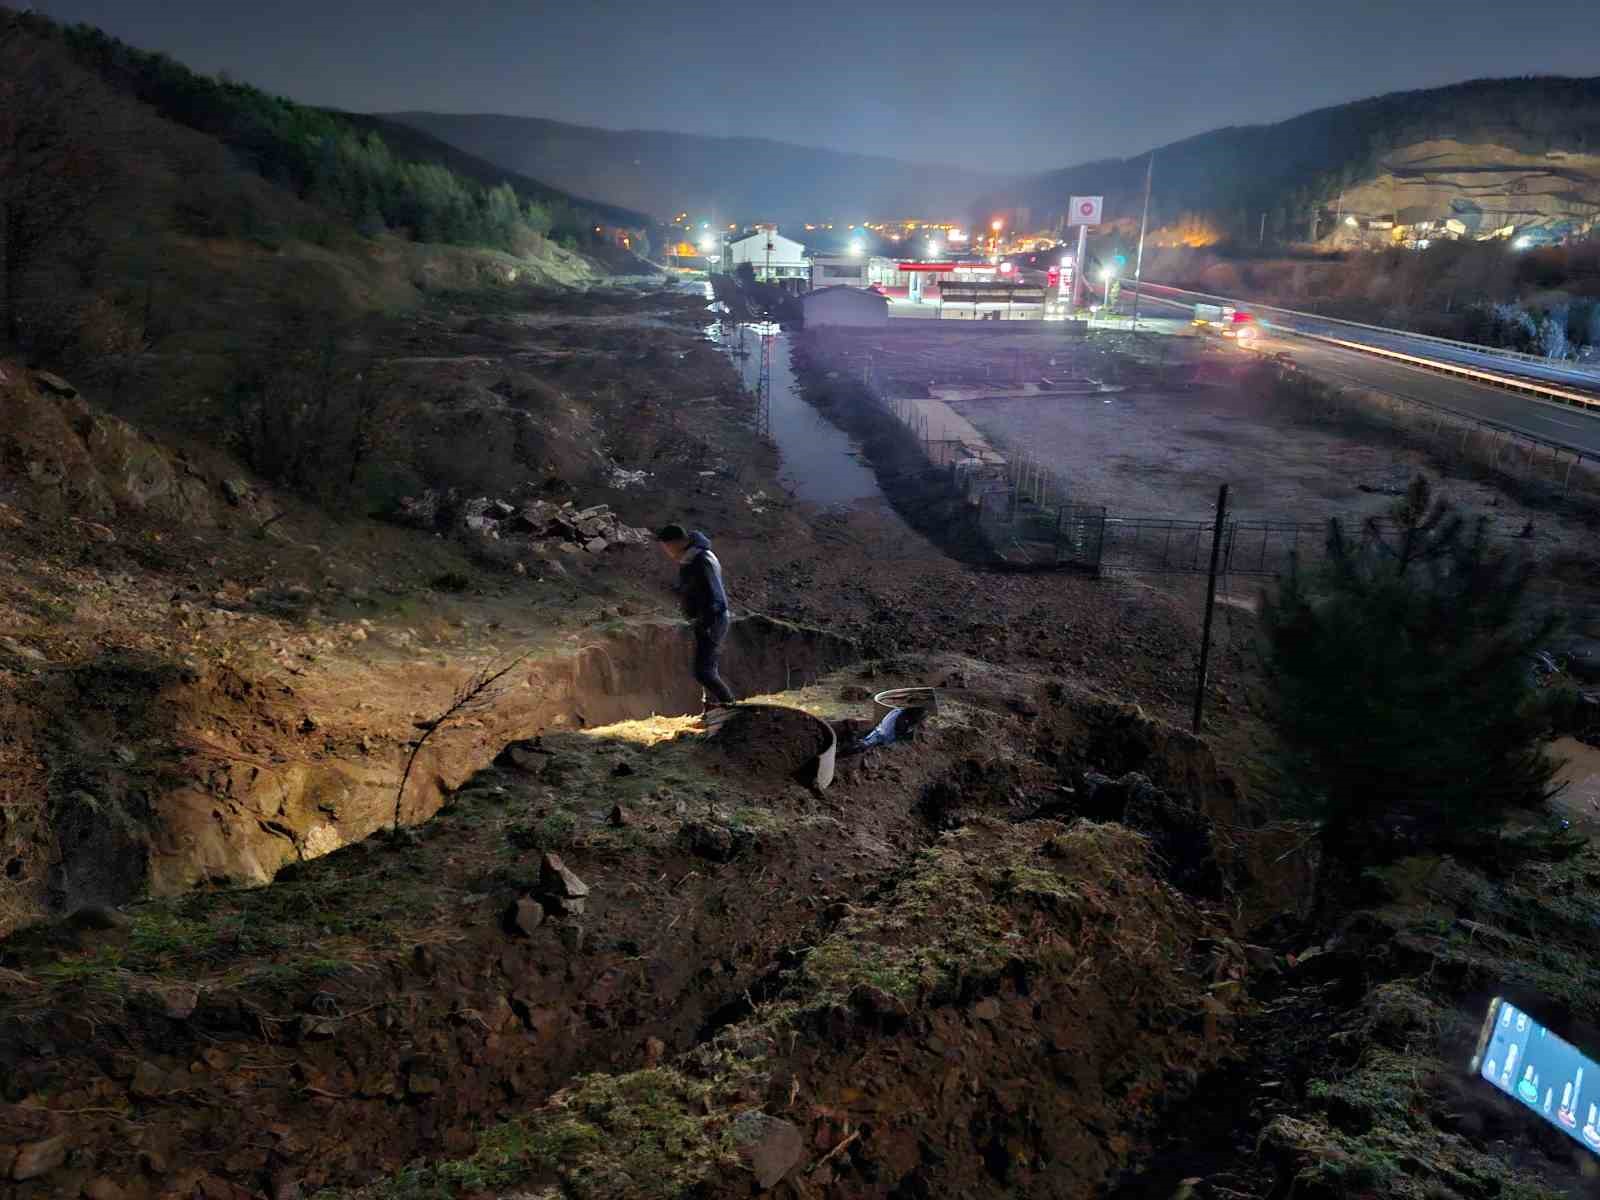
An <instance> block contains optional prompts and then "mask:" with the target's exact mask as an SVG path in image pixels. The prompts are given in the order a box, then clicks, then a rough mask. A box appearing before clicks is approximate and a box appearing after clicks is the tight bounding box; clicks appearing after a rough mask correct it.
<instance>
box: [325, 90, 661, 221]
mask: <svg viewBox="0 0 1600 1200" xmlns="http://www.w3.org/2000/svg"><path fill="white" fill-rule="evenodd" d="M329 111H330V112H331V113H332V115H334V116H336V117H338V118H339V119H340V120H342V121H345V122H347V123H348V124H350V125H352V126H354V127H355V128H357V129H362V130H369V131H371V132H373V133H376V134H377V135H378V136H379V137H381V138H382V139H383V140H384V141H385V142H387V143H388V145H389V148H390V149H391V150H393V151H394V152H395V153H396V154H397V155H399V156H400V157H402V158H408V159H414V160H416V161H418V162H436V163H439V164H440V165H442V166H445V167H449V168H450V170H452V171H454V172H455V173H456V174H457V175H462V176H465V177H466V178H468V179H472V180H476V181H477V182H478V183H481V184H483V185H484V186H485V187H494V186H495V185H496V184H500V183H509V184H511V186H512V187H514V188H515V189H516V190H517V194H518V195H519V196H521V197H523V198H524V199H526V200H536V201H538V202H540V203H542V204H544V205H545V206H546V207H550V208H566V209H570V210H571V211H573V212H574V213H576V214H581V216H583V217H590V218H593V219H594V220H597V221H600V222H603V223H604V224H607V225H619V226H622V227H624V228H637V229H645V228H648V227H650V226H651V225H653V224H655V223H656V221H655V219H654V218H653V217H651V216H650V215H649V214H648V213H646V212H644V211H642V210H639V209H632V208H623V207H622V206H620V205H617V204H607V203H605V202H604V201H601V200H593V199H590V198H589V197H587V196H582V195H575V194H574V193H572V192H569V191H565V190H563V189H561V188H559V187H553V186H551V185H550V184H548V183H545V182H544V181H543V180H540V179H534V178H530V177H529V176H528V175H526V174H524V173H522V172H520V171H517V170H515V169H513V168H510V167H503V166H499V165H497V164H496V163H492V162H490V161H488V160H487V159H484V158H481V157H479V156H478V155H476V154H470V153H468V152H467V151H465V150H463V149H461V148H459V147H457V146H454V145H452V144H450V143H449V142H446V141H444V140H443V139H442V138H438V137H435V136H434V135H432V134H430V133H428V132H427V131H426V130H424V129H421V128H418V127H417V126H415V125H407V124H405V123H403V122H401V121H398V120H392V119H390V118H388V117H379V116H373V115H371V114H369V113H352V112H343V111H337V110H329Z"/></svg>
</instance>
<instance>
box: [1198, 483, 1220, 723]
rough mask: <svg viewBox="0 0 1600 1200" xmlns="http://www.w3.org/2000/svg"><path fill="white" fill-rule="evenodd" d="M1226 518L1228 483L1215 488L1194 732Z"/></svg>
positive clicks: (1202, 704) (1203, 686) (1202, 702)
mask: <svg viewBox="0 0 1600 1200" xmlns="http://www.w3.org/2000/svg"><path fill="white" fill-rule="evenodd" d="M1227 518H1228V485H1227V484H1223V485H1222V486H1221V487H1219V488H1218V489H1217V523H1216V525H1215V526H1214V527H1213V528H1212V530H1211V574H1210V576H1209V578H1208V579H1207V581H1206V616H1205V621H1204V623H1203V624H1202V625H1201V627H1200V676H1199V678H1198V679H1196V680H1195V684H1194V732H1195V733H1196V734H1198V733H1199V732H1200V720H1201V717H1202V716H1203V715H1204V712H1205V705H1206V667H1207V665H1208V663H1209V661H1210V658H1211V616H1212V613H1214V612H1215V611H1216V607H1217V561H1218V559H1220V558H1221V557H1222V531H1223V527H1224V524H1225V523H1226V521H1227Z"/></svg>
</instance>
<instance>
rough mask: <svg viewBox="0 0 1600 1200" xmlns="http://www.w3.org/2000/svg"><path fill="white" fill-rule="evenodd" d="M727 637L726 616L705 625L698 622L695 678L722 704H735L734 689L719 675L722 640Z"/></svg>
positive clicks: (695, 643)
mask: <svg viewBox="0 0 1600 1200" xmlns="http://www.w3.org/2000/svg"><path fill="white" fill-rule="evenodd" d="M727 636H728V618H727V617H725V616H724V617H717V618H716V619H715V620H712V621H708V622H704V623H701V622H696V624H695V627H694V677H695V679H697V680H698V681H699V683H700V686H701V687H703V688H705V690H706V691H707V692H708V693H710V694H711V695H712V696H714V697H716V699H717V701H718V702H719V703H722V704H732V703H733V689H732V688H730V687H729V686H728V685H727V684H726V683H724V682H723V680H722V676H721V675H720V674H718V673H717V660H718V659H719V658H721V657H722V639H723V638H725V637H727Z"/></svg>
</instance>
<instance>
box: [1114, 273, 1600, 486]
mask: <svg viewBox="0 0 1600 1200" xmlns="http://www.w3.org/2000/svg"><path fill="white" fill-rule="evenodd" d="M1145 287H1146V289H1147V290H1146V291H1145V294H1144V298H1143V300H1142V301H1141V310H1142V311H1144V312H1148V313H1151V314H1152V315H1161V316H1168V315H1174V310H1175V309H1182V310H1185V311H1187V312H1188V313H1190V314H1191V315H1192V314H1193V312H1194V305H1193V304H1191V303H1187V302H1184V301H1181V300H1175V299H1170V298H1168V297H1166V296H1157V295H1155V294H1153V293H1152V292H1150V291H1149V290H1148V289H1149V285H1148V284H1146V285H1145ZM1122 301H1123V303H1122V308H1123V309H1124V310H1127V311H1131V307H1132V302H1133V301H1132V289H1131V288H1124V289H1123V293H1122ZM1250 311H1251V312H1256V311H1257V310H1255V309H1250ZM1269 329H1270V332H1269V333H1268V334H1267V335H1265V336H1262V337H1260V338H1258V339H1257V340H1258V342H1259V343H1260V344H1259V347H1258V348H1259V350H1260V351H1261V352H1263V353H1276V352H1279V351H1285V352H1287V353H1288V354H1289V355H1290V356H1291V357H1292V358H1293V359H1294V361H1295V365H1296V366H1298V367H1300V368H1301V369H1302V370H1305V371H1307V372H1309V373H1311V374H1312V375H1315V376H1318V377H1322V378H1327V379H1330V380H1332V381H1333V382H1336V383H1348V384H1352V385H1356V386H1360V387H1366V388H1371V389H1372V390H1373V391H1379V392H1386V393H1388V394H1389V395H1393V396H1401V397H1405V398H1406V399H1410V400H1418V401H1422V402H1424V403H1426V404H1432V405H1436V406H1437V407H1439V408H1447V409H1450V410H1452V411H1455V412H1459V413H1461V414H1463V415H1464V416H1470V417H1476V418H1478V419H1479V420H1483V421H1490V422H1493V423H1495V424H1497V425H1500V426H1503V427H1505V428H1507V429H1511V430H1514V431H1516V432H1519V433H1525V434H1530V435H1532V436H1533V437H1536V438H1539V439H1542V440H1544V441H1548V442H1553V443H1555V444H1557V445H1560V446H1563V447H1566V448H1567V449H1569V450H1573V451H1576V452H1578V453H1581V454H1583V455H1584V456H1585V457H1589V456H1594V457H1596V458H1600V409H1596V411H1595V412H1594V413H1593V414H1591V413H1590V412H1588V411H1586V410H1584V409H1580V408H1576V407H1569V406H1567V405H1565V404H1560V403H1556V402H1552V401H1545V400H1539V399H1536V398H1535V397H1533V396H1530V395H1526V394H1523V393H1521V392H1516V391H1510V390H1507V389H1505V388H1500V387H1496V386H1493V385H1491V384H1485V383H1478V382H1474V381H1473V380H1471V379H1466V378H1462V377H1459V376H1453V375H1442V374H1439V373H1438V372H1436V371H1433V370H1429V369H1428V368H1427V367H1422V366H1414V365H1411V364H1410V363H1407V362H1403V361H1400V360H1399V359H1394V358H1385V357H1380V356H1378V355H1376V354H1374V353H1372V352H1370V351H1369V350H1360V349H1351V348H1347V347H1345V346H1336V345H1332V344H1330V343H1328V342H1325V341H1320V340H1317V339H1316V338H1313V337H1307V336H1299V335H1297V334H1296V333H1295V332H1294V331H1293V330H1288V329H1283V328H1281V327H1279V326H1278V325H1277V323H1276V322H1274V323H1273V324H1272V325H1271V326H1270V327H1269ZM1432 349H1433V347H1430V346H1428V345H1427V344H1426V343H1424V344H1422V345H1420V346H1418V345H1407V347H1406V351H1405V353H1406V355H1407V356H1408V357H1422V356H1423V355H1424V354H1425V353H1427V352H1428V351H1431V350H1432ZM1245 353H1248V351H1246V352H1245Z"/></svg>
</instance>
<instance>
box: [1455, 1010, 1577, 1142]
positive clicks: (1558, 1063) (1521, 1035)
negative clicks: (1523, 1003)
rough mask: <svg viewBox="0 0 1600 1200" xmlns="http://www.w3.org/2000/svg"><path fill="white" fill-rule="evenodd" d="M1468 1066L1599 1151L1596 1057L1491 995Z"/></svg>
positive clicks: (1575, 1137) (1541, 1115) (1566, 1132)
mask: <svg viewBox="0 0 1600 1200" xmlns="http://www.w3.org/2000/svg"><path fill="white" fill-rule="evenodd" d="M1472 1070H1473V1072H1474V1073H1476V1074H1477V1075H1478V1076H1479V1077H1481V1078H1482V1079H1484V1080H1485V1081H1486V1082H1488V1083H1492V1084H1493V1085H1494V1086H1495V1087H1497V1088H1499V1089H1500V1090H1501V1091H1502V1092H1504V1093H1505V1094H1506V1095H1508V1096H1511V1097H1512V1098H1514V1099H1515V1100H1517V1101H1518V1102H1519V1103H1520V1104H1522V1105H1523V1106H1524V1107H1525V1108H1530V1109H1532V1110H1533V1111H1534V1112H1535V1113H1537V1114H1538V1115H1539V1116H1540V1117H1542V1118H1544V1119H1545V1120H1546V1121H1548V1122H1550V1124H1552V1125H1554V1126H1555V1127H1556V1128H1557V1129H1559V1130H1561V1131H1562V1132H1563V1133H1565V1134H1566V1135H1567V1136H1568V1137H1570V1138H1572V1139H1573V1140H1574V1141H1576V1142H1580V1143H1582V1144H1583V1145H1584V1146H1587V1147H1588V1148H1589V1149H1590V1150H1593V1151H1596V1152H1597V1153H1600V1063H1596V1062H1595V1060H1594V1059H1592V1058H1589V1057H1588V1056H1587V1055H1585V1054H1583V1053H1582V1052H1581V1051H1579V1049H1578V1048H1577V1047H1576V1046H1574V1045H1573V1044H1572V1043H1571V1042H1568V1041H1565V1040H1564V1039H1562V1038H1559V1037H1557V1036H1556V1035H1555V1034H1553V1033H1551V1032H1550V1031H1549V1030H1548V1029H1546V1028H1545V1027H1544V1026H1543V1025H1541V1024H1539V1022H1537V1021H1535V1020H1534V1019H1533V1018H1532V1017H1531V1016H1529V1015H1528V1014H1527V1013H1526V1012H1524V1011H1523V1010H1522V1009H1520V1008H1518V1007H1517V1006H1516V1005H1514V1004H1511V1003H1509V1002H1507V1001H1506V1000H1503V999H1500V998H1498V997H1496V998H1495V999H1494V1000H1491V1001H1490V1002H1489V1015H1488V1016H1487V1017H1485V1018H1484V1022H1483V1031H1482V1032H1481V1033H1480V1034H1479V1035H1478V1050H1477V1053H1476V1054H1474V1055H1473V1056H1472Z"/></svg>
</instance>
